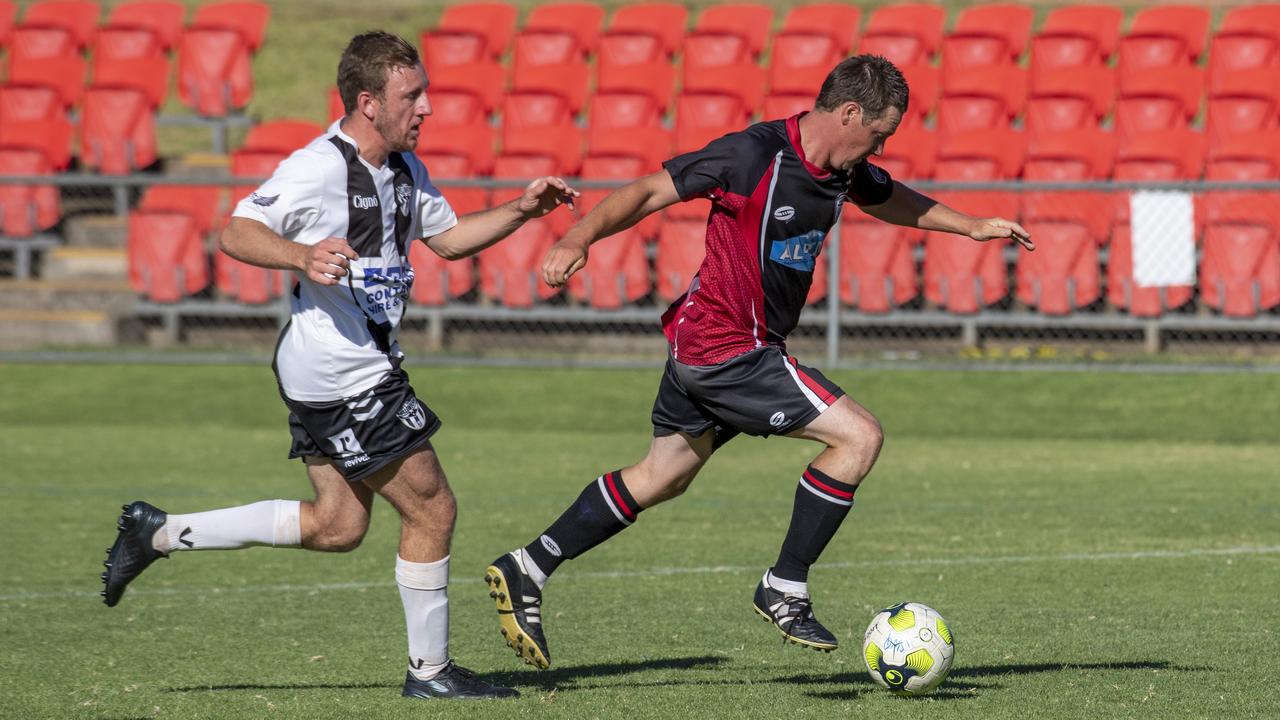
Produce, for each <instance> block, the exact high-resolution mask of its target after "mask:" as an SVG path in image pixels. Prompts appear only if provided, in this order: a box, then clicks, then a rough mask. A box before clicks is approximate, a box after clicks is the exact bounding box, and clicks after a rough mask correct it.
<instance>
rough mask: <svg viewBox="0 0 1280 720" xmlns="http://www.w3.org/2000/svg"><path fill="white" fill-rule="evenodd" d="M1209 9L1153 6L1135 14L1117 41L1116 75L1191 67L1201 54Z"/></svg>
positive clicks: (1207, 28) (1183, 6)
mask: <svg viewBox="0 0 1280 720" xmlns="http://www.w3.org/2000/svg"><path fill="white" fill-rule="evenodd" d="M1208 30H1209V10H1208V9H1207V8H1204V7H1196V6H1192V5H1157V6H1154V7H1149V8H1144V9H1142V10H1140V11H1138V14H1137V15H1136V16H1135V17H1134V18H1133V26H1132V27H1130V28H1129V33H1128V34H1127V35H1125V36H1124V37H1123V38H1121V39H1120V48H1119V57H1120V60H1119V67H1120V73H1121V74H1122V75H1123V74H1125V73H1130V72H1134V71H1136V70H1148V69H1153V68H1167V67H1184V66H1188V65H1195V64H1196V63H1197V62H1198V61H1199V59H1200V54H1201V53H1202V52H1204V43H1205V35H1206V33H1207V32H1208Z"/></svg>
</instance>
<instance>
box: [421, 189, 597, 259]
mask: <svg viewBox="0 0 1280 720" xmlns="http://www.w3.org/2000/svg"><path fill="white" fill-rule="evenodd" d="M578 194H579V193H578V191H577V190H574V189H573V188H571V187H569V184H568V183H566V182H565V181H564V180H562V179H560V178H558V177H541V178H538V179H537V180H534V181H533V182H531V183H529V184H528V185H527V186H526V187H525V189H524V193H522V194H521V195H520V197H518V198H516V199H515V200H512V201H510V202H505V203H503V204H501V205H499V206H497V207H494V208H490V209H488V210H482V211H480V212H476V213H471V214H470V215H464V216H462V217H460V218H458V224H457V225H454V226H453V227H451V228H449V229H448V230H445V231H444V232H442V233H440V234H439V235H434V236H432V237H429V238H424V240H426V243H427V247H429V248H431V250H432V251H433V252H435V254H437V255H439V256H440V257H442V258H444V259H446V260H458V259H461V258H465V257H469V256H471V255H475V254H476V253H478V252H480V251H481V250H483V249H485V248H487V247H489V246H490V245H492V244H494V243H496V242H498V241H499V240H501V239H503V238H505V237H506V236H508V235H510V234H511V233H513V232H515V231H516V230H517V229H519V227H520V226H521V225H523V224H524V222H525V221H526V220H530V219H533V218H540V217H542V216H543V215H546V214H547V213H549V212H551V211H553V210H555V209H556V208H558V207H560V206H561V205H568V206H569V207H570V208H572V207H573V199H574V198H576V197H578Z"/></svg>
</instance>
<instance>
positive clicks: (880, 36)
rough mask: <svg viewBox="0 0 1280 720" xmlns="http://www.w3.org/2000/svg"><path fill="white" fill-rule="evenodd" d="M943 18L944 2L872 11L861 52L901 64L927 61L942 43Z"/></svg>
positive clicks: (892, 6)
mask: <svg viewBox="0 0 1280 720" xmlns="http://www.w3.org/2000/svg"><path fill="white" fill-rule="evenodd" d="M944 19H945V12H944V11H943V9H942V6H941V5H934V4H932V3H903V4H901V5H885V6H883V7H881V8H879V9H877V10H876V11H875V12H873V13H871V19H870V20H869V21H868V22H867V28H866V30H865V31H863V33H862V45H861V46H860V47H859V50H858V51H859V52H862V53H873V54H876V55H883V56H884V57H886V58H888V59H889V60H890V61H891V62H893V64H894V65H897V66H898V67H902V66H904V65H916V64H920V63H928V62H929V61H930V60H932V59H933V56H934V55H935V54H937V52H938V46H939V45H940V44H941V43H942V24H943V21H944Z"/></svg>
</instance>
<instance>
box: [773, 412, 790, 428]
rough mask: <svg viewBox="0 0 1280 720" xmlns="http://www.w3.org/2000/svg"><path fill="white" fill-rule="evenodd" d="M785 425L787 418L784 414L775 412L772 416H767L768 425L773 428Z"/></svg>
mask: <svg viewBox="0 0 1280 720" xmlns="http://www.w3.org/2000/svg"><path fill="white" fill-rule="evenodd" d="M786 423H787V416H786V414H785V413H781V412H776V413H774V414H773V415H770V416H769V424H770V425H772V426H774V427H782V426H783V425H785V424H786Z"/></svg>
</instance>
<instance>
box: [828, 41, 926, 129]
mask: <svg viewBox="0 0 1280 720" xmlns="http://www.w3.org/2000/svg"><path fill="white" fill-rule="evenodd" d="M909 100H910V94H909V92H908V90H907V80H906V78H904V77H902V71H901V70H899V69H898V68H897V67H896V66H895V65H894V64H893V63H891V62H889V61H888V60H886V59H885V58H883V57H881V56H879V55H854V56H853V57H851V58H846V59H844V60H842V61H841V62H840V64H839V65H836V66H835V69H834V70H832V71H831V72H830V73H829V74H828V75H827V79H826V80H823V81H822V89H821V90H819V91H818V99H817V100H815V101H814V104H813V106H814V108H815V109H817V110H824V111H827V112H831V111H832V110H835V109H836V108H838V107H840V106H841V105H843V104H844V103H847V102H850V101H853V102H856V103H858V104H859V105H861V106H862V122H863V123H869V122H871V121H872V120H875V119H876V118H879V117H880V116H881V115H883V114H884V112H885V110H888V109H889V108H891V107H893V108H897V109H898V112H900V113H904V114H905V113H906V112H907V102H908V101H909Z"/></svg>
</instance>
